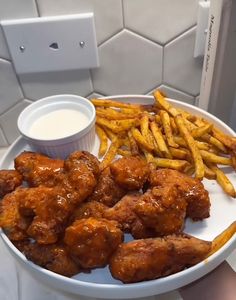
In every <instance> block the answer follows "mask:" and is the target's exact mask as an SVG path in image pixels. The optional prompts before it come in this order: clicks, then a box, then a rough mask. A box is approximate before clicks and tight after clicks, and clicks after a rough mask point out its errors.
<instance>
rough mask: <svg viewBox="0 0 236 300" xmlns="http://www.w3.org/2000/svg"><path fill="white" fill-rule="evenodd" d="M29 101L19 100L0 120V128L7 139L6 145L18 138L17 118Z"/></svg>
mask: <svg viewBox="0 0 236 300" xmlns="http://www.w3.org/2000/svg"><path fill="white" fill-rule="evenodd" d="M30 103H31V101H29V100H26V99H25V100H21V101H20V102H19V103H17V104H16V105H14V106H13V107H11V108H10V109H9V110H8V111H7V112H6V113H5V114H4V115H3V116H2V117H1V118H0V126H1V127H2V129H3V130H4V133H5V135H6V137H7V140H8V143H9V144H11V143H13V142H14V141H15V139H16V138H17V137H18V136H19V131H18V128H17V117H18V115H19V114H20V112H21V111H22V110H23V109H24V108H25V107H26V106H28V105H29V104H30Z"/></svg>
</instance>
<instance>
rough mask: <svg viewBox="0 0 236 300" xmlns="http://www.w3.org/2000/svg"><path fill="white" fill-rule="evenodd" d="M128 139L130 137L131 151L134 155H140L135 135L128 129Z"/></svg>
mask: <svg viewBox="0 0 236 300" xmlns="http://www.w3.org/2000/svg"><path fill="white" fill-rule="evenodd" d="M128 139H129V143H130V151H131V153H132V155H135V156H136V155H139V147H138V144H137V142H136V140H135V139H134V137H133V134H132V132H131V130H129V131H128Z"/></svg>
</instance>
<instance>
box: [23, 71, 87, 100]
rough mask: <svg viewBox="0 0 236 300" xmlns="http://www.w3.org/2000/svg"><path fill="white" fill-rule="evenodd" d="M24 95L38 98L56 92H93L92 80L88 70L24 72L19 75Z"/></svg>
mask: <svg viewBox="0 0 236 300" xmlns="http://www.w3.org/2000/svg"><path fill="white" fill-rule="evenodd" d="M19 80H20V82H21V85H22V89H23V92H24V95H25V97H26V98H27V99H32V100H38V99H40V98H43V97H47V96H51V95H54V94H78V95H81V96H86V95H88V94H90V93H92V91H93V88H92V82H91V78H90V72H89V71H88V70H78V71H77V70H76V71H66V72H50V73H37V74H34V76H32V75H31V74H22V75H20V76H19Z"/></svg>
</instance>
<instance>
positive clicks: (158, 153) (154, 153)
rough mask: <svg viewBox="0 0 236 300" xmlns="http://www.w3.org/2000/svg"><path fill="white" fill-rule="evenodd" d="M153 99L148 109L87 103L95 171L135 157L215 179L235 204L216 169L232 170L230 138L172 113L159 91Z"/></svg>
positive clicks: (235, 146) (234, 147) (235, 144)
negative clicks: (96, 142) (92, 110)
mask: <svg viewBox="0 0 236 300" xmlns="http://www.w3.org/2000/svg"><path fill="white" fill-rule="evenodd" d="M153 96H154V99H155V102H154V104H153V105H140V104H131V103H124V102H119V101H115V100H103V99H92V100H91V101H92V103H93V104H94V106H95V107H96V131H97V135H98V136H99V139H100V147H99V153H98V155H99V157H100V158H102V161H101V169H104V168H106V167H107V166H108V165H109V164H110V163H111V162H112V161H113V160H114V159H115V157H116V156H117V155H121V156H131V155H134V156H137V155H139V156H143V157H144V158H145V159H146V160H147V162H148V163H151V164H152V165H153V166H155V167H156V168H171V169H175V170H178V171H181V172H183V173H186V174H189V175H193V174H194V176H195V177H196V178H198V179H200V180H202V179H203V178H204V177H206V178H207V179H215V180H217V182H218V183H219V184H220V185H221V187H222V188H223V190H224V191H225V192H226V193H227V194H228V195H230V196H231V197H234V198H235V197H236V191H235V188H234V186H233V184H232V183H231V182H230V180H229V178H228V177H227V175H226V174H225V173H224V172H223V171H222V170H223V168H222V166H223V167H224V166H226V167H228V166H230V167H232V168H234V169H235V170H236V138H235V137H231V136H228V135H226V134H224V133H223V132H222V131H221V130H219V129H218V128H216V127H215V126H214V125H213V124H211V123H210V122H208V121H207V120H205V119H203V118H202V117H199V116H195V115H192V114H190V113H189V112H187V111H184V110H182V109H179V108H176V107H174V106H173V105H172V104H171V103H170V102H168V101H167V100H166V97H165V95H164V94H163V93H162V92H161V91H160V90H156V91H155V92H154V93H153Z"/></svg>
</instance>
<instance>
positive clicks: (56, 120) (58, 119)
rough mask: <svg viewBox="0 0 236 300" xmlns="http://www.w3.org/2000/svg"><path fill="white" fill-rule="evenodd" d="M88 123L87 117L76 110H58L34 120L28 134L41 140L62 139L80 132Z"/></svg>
mask: <svg viewBox="0 0 236 300" xmlns="http://www.w3.org/2000/svg"><path fill="white" fill-rule="evenodd" d="M88 122H89V119H88V117H87V116H86V115H84V114H83V113H82V112H80V111H78V110H73V109H58V110H56V111H52V112H50V113H47V114H45V115H43V116H41V117H39V118H38V119H36V120H35V121H34V122H33V124H32V126H31V128H30V129H29V134H30V136H32V137H34V138H36V139H42V140H53V139H58V138H63V137H66V136H70V135H72V134H75V133H76V132H78V131H80V130H82V129H83V128H85V127H86V126H87V124H88Z"/></svg>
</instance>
